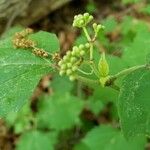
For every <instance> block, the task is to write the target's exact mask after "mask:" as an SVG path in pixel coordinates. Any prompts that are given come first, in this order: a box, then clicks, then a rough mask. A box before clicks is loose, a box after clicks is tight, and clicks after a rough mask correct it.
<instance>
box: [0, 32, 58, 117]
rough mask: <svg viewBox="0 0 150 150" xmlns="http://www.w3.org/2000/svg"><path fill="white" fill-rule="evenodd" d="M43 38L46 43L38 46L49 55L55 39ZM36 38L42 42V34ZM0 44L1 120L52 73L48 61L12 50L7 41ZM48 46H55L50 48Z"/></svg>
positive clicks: (50, 37) (15, 109)
mask: <svg viewBox="0 0 150 150" xmlns="http://www.w3.org/2000/svg"><path fill="white" fill-rule="evenodd" d="M42 33H43V34H42ZM47 34H49V33H47ZM47 34H46V39H47V40H45V41H40V40H39V42H38V46H39V47H43V45H44V48H46V49H47V50H49V52H50V51H51V50H52V51H53V50H54V49H55V48H57V47H59V45H58V40H57V38H56V36H55V35H53V34H49V38H48V35H47ZM35 36H36V38H38V36H39V35H38V36H37V34H36V35H34V36H33V37H35ZM39 38H43V39H44V38H45V32H40V37H39ZM0 43H1V44H0V47H1V48H0V76H1V77H0V116H4V115H5V114H7V113H8V112H11V111H17V110H18V109H19V108H21V107H22V106H23V105H24V103H25V102H26V101H27V100H28V99H29V98H30V96H31V95H32V92H33V91H34V89H35V87H36V86H37V84H38V82H39V80H40V79H41V78H42V76H43V75H46V74H47V73H49V72H50V71H51V70H52V69H51V62H50V61H49V60H46V59H43V58H40V57H37V56H35V55H34V54H32V53H31V52H30V51H28V50H23V49H14V48H13V46H12V42H11V41H10V39H9V38H8V41H7V42H6V41H5V42H4V43H5V44H4V45H3V42H0ZM43 43H45V44H43ZM51 43H53V44H57V45H55V46H54V45H53V46H52V47H51ZM9 44H10V45H9ZM3 46H4V47H7V46H8V47H9V48H3Z"/></svg>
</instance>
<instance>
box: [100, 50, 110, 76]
mask: <svg viewBox="0 0 150 150" xmlns="http://www.w3.org/2000/svg"><path fill="white" fill-rule="evenodd" d="M98 69H99V72H100V76H101V77H107V76H108V74H109V65H108V63H107V60H106V58H105V53H104V52H103V53H102V55H101V58H100V61H99V64H98Z"/></svg>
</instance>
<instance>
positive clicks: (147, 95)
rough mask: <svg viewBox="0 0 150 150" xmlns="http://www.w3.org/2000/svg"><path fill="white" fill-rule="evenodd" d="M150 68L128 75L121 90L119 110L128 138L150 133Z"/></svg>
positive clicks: (123, 128)
mask: <svg viewBox="0 0 150 150" xmlns="http://www.w3.org/2000/svg"><path fill="white" fill-rule="evenodd" d="M149 81H150V70H148V69H139V70H137V71H134V72H133V73H130V74H129V75H127V76H126V77H125V78H124V80H123V84H122V87H121V91H120V96H119V102H118V110H119V115H120V122H121V127H122V130H123V133H124V135H125V136H126V137H127V138H130V137H133V136H138V135H147V134H148V135H150V82H149Z"/></svg>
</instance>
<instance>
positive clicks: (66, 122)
mask: <svg viewBox="0 0 150 150" xmlns="http://www.w3.org/2000/svg"><path fill="white" fill-rule="evenodd" d="M60 90H61V89H60ZM82 109H83V102H82V101H81V100H80V99H78V98H76V97H73V96H71V95H69V94H66V93H64V94H63V96H62V94H60V95H59V94H56V95H54V96H51V97H45V99H43V100H42V101H40V103H39V112H38V114H37V119H38V122H39V123H38V125H39V126H40V127H41V128H50V129H51V128H52V129H56V130H64V129H68V128H71V127H72V126H74V125H76V124H79V123H80V120H79V115H80V113H81V111H82Z"/></svg>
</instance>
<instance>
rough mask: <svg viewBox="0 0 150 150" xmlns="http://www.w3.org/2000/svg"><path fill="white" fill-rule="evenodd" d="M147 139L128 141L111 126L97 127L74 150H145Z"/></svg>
mask: <svg viewBox="0 0 150 150" xmlns="http://www.w3.org/2000/svg"><path fill="white" fill-rule="evenodd" d="M145 143H146V140H145V138H136V139H134V140H132V141H126V140H125V138H124V137H123V136H122V134H121V132H120V131H119V130H116V129H113V128H112V127H110V126H100V127H95V128H94V129H92V130H91V131H89V132H88V133H87V135H86V136H85V138H83V139H82V140H81V142H80V144H79V145H77V146H76V147H75V149H74V150H99V149H102V150H144V145H145Z"/></svg>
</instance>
